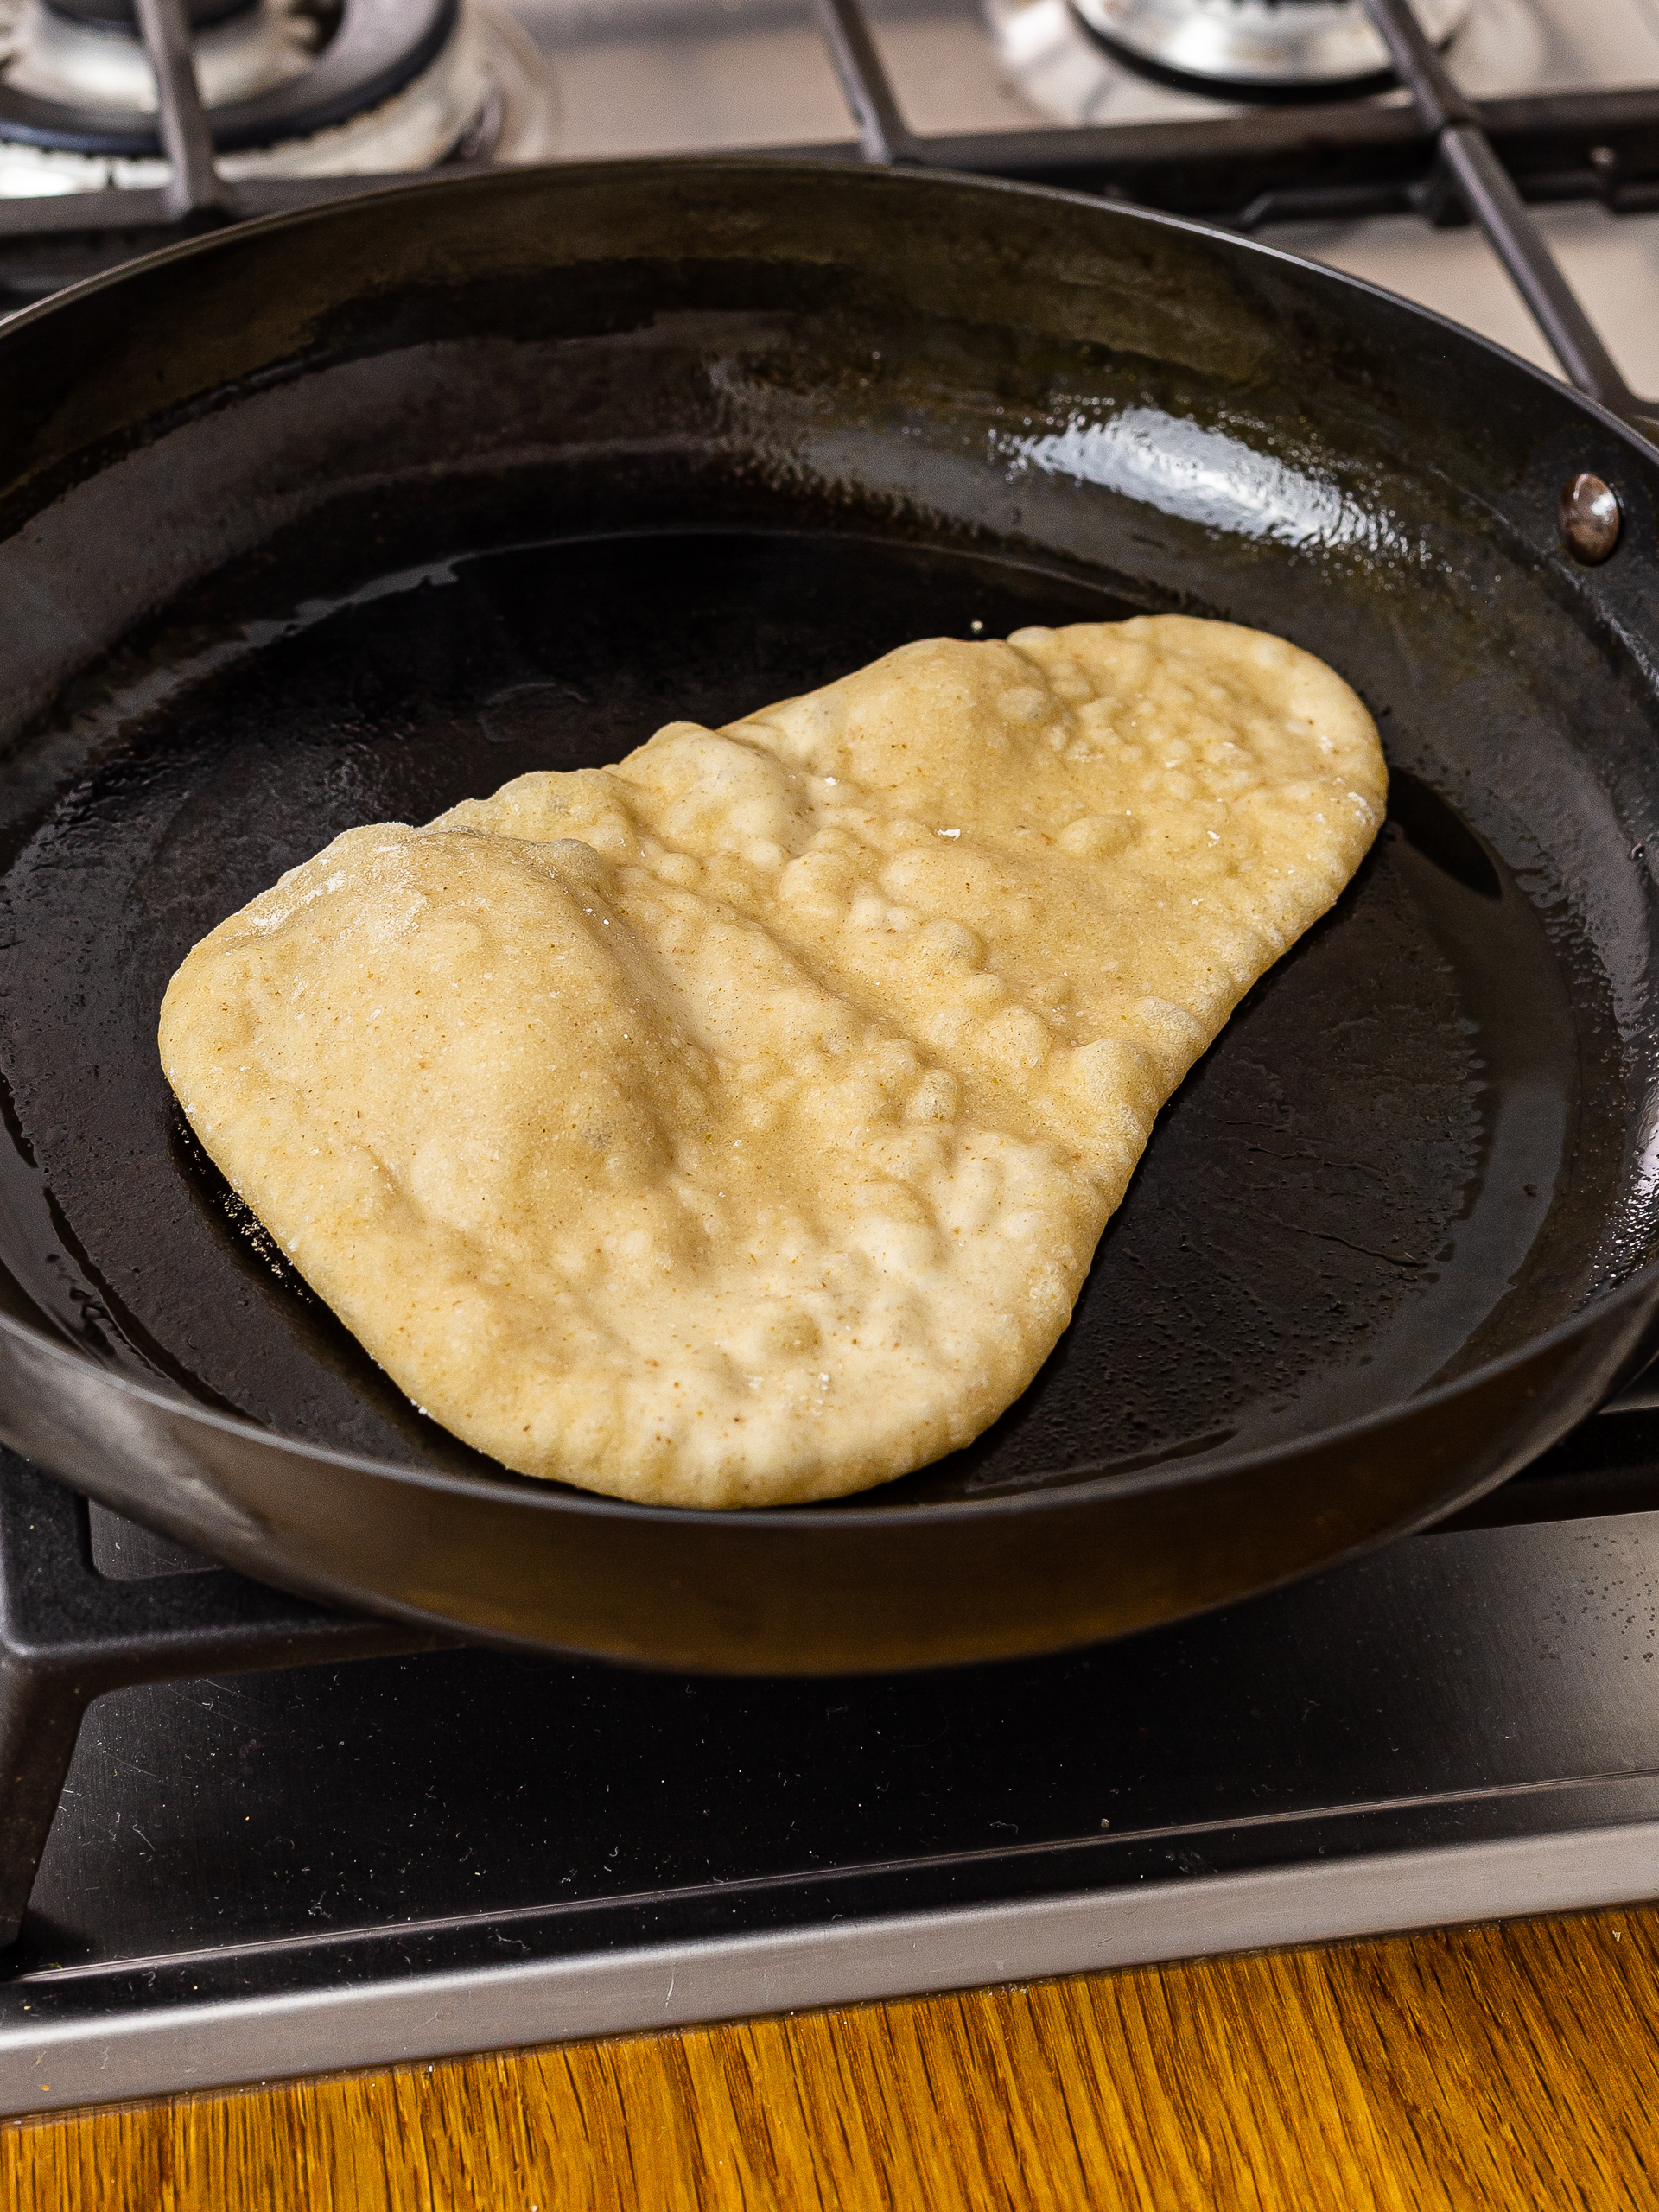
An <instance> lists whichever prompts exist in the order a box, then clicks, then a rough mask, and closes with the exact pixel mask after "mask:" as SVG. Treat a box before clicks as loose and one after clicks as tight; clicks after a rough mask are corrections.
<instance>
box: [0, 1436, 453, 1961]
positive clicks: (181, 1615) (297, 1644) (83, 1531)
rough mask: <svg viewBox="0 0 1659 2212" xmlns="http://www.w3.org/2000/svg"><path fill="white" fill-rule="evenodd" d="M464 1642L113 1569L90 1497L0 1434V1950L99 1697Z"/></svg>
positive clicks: (248, 1585)
mask: <svg viewBox="0 0 1659 2212" xmlns="http://www.w3.org/2000/svg"><path fill="white" fill-rule="evenodd" d="M459 1641H461V1639H460V1638H448V1637H442V1636H439V1635H435V1634H434V1633H432V1632H431V1631H429V1630H424V1629H420V1628H416V1627H412V1626H410V1625H409V1624H399V1623H397V1622H396V1621H384V1620H365V1619H354V1618H351V1617H349V1616H347V1615H346V1614H342V1613H334V1612H330V1611H327V1609H326V1608H325V1607H323V1606H321V1605H313V1604H311V1603H310V1602H309V1600H308V1599H304V1598H292V1597H289V1595H288V1594H287V1593H286V1592H284V1591H281V1590H270V1589H267V1588H266V1587H265V1586H264V1584H263V1583H258V1582H250V1581H248V1580H245V1578H244V1577H243V1576H241V1575H239V1574H233V1573H231V1572H230V1571H229V1570H228V1569H220V1570H219V1571H217V1572H215V1573H209V1574H194V1573H186V1574H168V1575H162V1576H160V1577H157V1578H155V1579H153V1580H143V1581H137V1582H126V1581H112V1580H108V1579H106V1578H105V1576H104V1575H102V1574H100V1573H99V1571H98V1569H97V1568H96V1567H94V1565H93V1563H92V1545H91V1540H90V1535H89V1531H88V1525H87V1507H86V1500H85V1499H84V1498H81V1497H76V1496H75V1495H74V1493H73V1491H68V1490H66V1489H65V1488H64V1487H63V1485H62V1484H60V1483H59V1482H56V1481H54V1479H53V1478H51V1477H50V1476H48V1475H46V1474H44V1473H42V1472H41V1470H40V1469H39V1468H38V1467H35V1466H31V1465H29V1462H28V1461H27V1460H25V1459H19V1458H18V1457H17V1455H16V1452H9V1451H6V1450H5V1449H4V1448H3V1446H0V1950H3V1949H4V1948H6V1947H7V1946H8V1945H10V1944H11V1943H13V1942H16V1937H17V1930H18V1926H19V1923H21V1921H22V1914H23V1908H24V1906H25V1905H26V1904H27V1903H28V1901H29V1890H30V1887H31V1885H33V1883H34V1879H35V1869H36V1867H37V1866H39V1864H40V1859H41V1852H42V1851H43V1850H44V1849H45V1847H46V1836H47V1831H48V1828H49V1827H51V1825H52V1818H53V1815H54V1813H55V1812H56V1810H57V1808H58V1800H59V1798H60V1796H61V1794H62V1789H63V1780H64V1777H65V1775H66V1774H67V1772H68V1771H69V1761H70V1759H71V1758H72V1757H73V1752H74V1748H75V1741H76V1738H77V1737H78V1736H79V1732H80V1724H81V1719H82V1717H83V1716H84V1714H85V1713H86V1707H88V1706H89V1705H90V1704H91V1703H92V1700H93V1699H94V1698H95V1697H99V1696H101V1695H102V1694H104V1693H105V1691H106V1690H112V1689H121V1688H128V1687H129V1686H130V1685H131V1684H133V1683H136V1682H165V1681H188V1680H192V1679H194V1678H195V1677H196V1676H199V1675H217V1674H243V1673H251V1672H253V1671H255V1670H257V1669H268V1668H281V1667H308V1666H315V1665H320V1664H323V1663H326V1662H340V1661H343V1660H346V1659H364V1658H375V1657H385V1656H392V1655H396V1654H402V1653H404V1652H410V1651H429V1650H433V1649H438V1648H440V1647H441V1646H442V1645H443V1644H445V1643H454V1642H459Z"/></svg>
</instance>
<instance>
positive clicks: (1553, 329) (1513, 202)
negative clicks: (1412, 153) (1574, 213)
mask: <svg viewBox="0 0 1659 2212" xmlns="http://www.w3.org/2000/svg"><path fill="white" fill-rule="evenodd" d="M1363 5H1364V9H1365V12H1366V14H1367V15H1368V16H1370V19H1371V21H1372V22H1373V23H1374V24H1375V25H1376V29H1377V30H1378V31H1379V32H1380V33H1381V34H1382V36H1383V39H1384V40H1385V41H1386V42H1387V45H1388V48H1389V59H1390V60H1392V61H1393V63H1394V67H1395V74H1396V76H1398V78H1399V79H1400V81H1401V83H1402V85H1404V86H1406V88H1407V90H1408V92H1410V94H1411V97H1412V101H1413V104H1414V106H1415V107H1416V110H1417V112H1418V114H1419V116H1420V117H1421V118H1422V120H1423V122H1424V123H1425V124H1427V127H1428V129H1429V130H1432V131H1433V134H1434V138H1435V143H1436V144H1437V146H1438V149H1439V152H1440V161H1441V162H1442V164H1443V165H1444V167H1445V168H1446V174H1447V175H1448V176H1449V177H1450V178H1451V180H1452V183H1453V185H1454V186H1455V187H1456V188H1457V192H1458V194H1459V198H1460V199H1461V200H1462V201H1463V203H1464V205H1465V207H1467V208H1468V210H1469V212H1470V213H1471V215H1472V216H1473V217H1474V219H1475V220H1476V221H1477V222H1478V224H1479V225H1480V227H1481V229H1482V230H1483V231H1484V233H1485V235H1486V238H1487V241H1488V243H1489V244H1490V245H1491V248H1492V250H1493V251H1494V252H1495V253H1496V254H1497V257H1498V259H1499V260H1500V261H1501V262H1502V263H1503V266H1504V268H1505V270H1507V271H1508V273H1509V276H1510V280H1511V282H1512V283H1514V285H1515V287H1516V290H1517V291H1518V292H1519V293H1520V295H1521V296H1522V299H1523V300H1524V301H1525V302H1526V303H1527V307H1528V308H1529V311H1530V313H1531V315H1532V317H1533V320H1534V321H1535V322H1536V323H1537V325H1538V327H1539V328H1540V329H1541V331H1542V332H1543V334H1544V336H1545V337H1546V338H1547V339H1548V341H1549V344H1550V347H1551V350H1552V351H1553V352H1554V355H1555V358H1556V359H1557V360H1558V361H1560V365H1561V366H1562V368H1563V369H1564V370H1565V372H1566V373H1567V378H1568V380H1569V382H1571V383H1572V384H1573V385H1576V386H1577V387H1578V389H1579V390H1580V391H1582V392H1584V393H1585V394H1586V395H1587V397H1590V398H1592V399H1594V400H1597V401H1599V403H1600V404H1601V405H1602V406H1604V407H1605V408H1608V409H1609V410H1611V412H1612V413H1613V414H1615V415H1618V416H1623V417H1624V420H1625V421H1626V422H1628V423H1631V424H1632V425H1633V426H1634V427H1635V428H1636V429H1639V430H1641V431H1643V433H1644V434H1645V435H1649V436H1652V435H1654V434H1655V433H1656V431H1659V407H1656V406H1655V404H1654V403H1652V402H1651V401H1649V400H1644V399H1639V398H1638V397H1637V395H1636V393H1635V392H1633V391H1631V390H1630V386H1629V385H1628V384H1626V383H1625V381H1624V376H1623V374H1622V373H1621V372H1620V370H1619V367H1618V363H1617V362H1616V361H1615V360H1614V359H1613V357H1612V355H1611V353H1609V352H1608V351H1607V348H1606V346H1605V345H1604V344H1603V343H1602V340H1601V336H1600V334H1599V332H1598V331H1597V329H1596V327H1595V326H1594V324H1593V323H1592V321H1591V320H1590V318H1589V316H1588V315H1586V313H1585V311H1584V309H1583V308H1582V307H1581V306H1580V304H1579V301H1578V297H1577V295H1576V294H1575V293H1574V292H1573V288H1572V286H1571V285H1570V284H1569V283H1567V279H1566V277H1564V276H1563V275H1562V274H1561V271H1560V267H1559V265H1558V264H1557V263H1556V260H1555V257H1554V254H1552V253H1551V251H1550V250H1549V248H1548V245H1546V244H1545V243H1544V238H1543V235H1542V233H1541V232H1540V230H1539V228H1538V226H1537V225H1536V224H1535V222H1534V221H1533V219H1532V218H1531V216H1530V215H1529V213H1527V209H1526V207H1525V205H1524V203H1523V202H1522V198H1521V195H1520V194H1519V193H1518V192H1517V191H1516V188H1515V185H1514V183H1513V182H1512V181H1511V180H1510V176H1509V175H1508V173H1507V172H1506V171H1505V169H1504V168H1503V163H1502V162H1500V161H1499V160H1498V158H1497V155H1496V154H1495V153H1494V152H1493V150H1492V147H1491V142H1490V140H1489V139H1488V138H1487V137H1486V134H1485V132H1484V130H1483V129H1482V127H1481V123H1480V118H1479V116H1478V113H1477V111H1476V110H1475V108H1474V106H1473V105H1472V103H1471V102H1470V101H1469V100H1466V99H1465V98H1464V96H1463V94H1462V93H1461V92H1459V90H1458V88H1457V86H1455V85H1454V84H1453V83H1452V78H1451V75H1450V73H1449V72H1448V71H1447V69H1446V64H1445V63H1444V62H1443V61H1442V60H1441V59H1440V54H1439V53H1438V52H1437V51H1436V49H1435V47H1434V45H1433V41H1432V40H1431V39H1430V38H1429V37H1428V36H1427V33H1426V32H1425V31H1424V29H1423V27H1422V25H1421V23H1420V22H1418V20H1417V16H1416V14H1415V11H1414V10H1413V8H1412V7H1411V5H1410V0H1363Z"/></svg>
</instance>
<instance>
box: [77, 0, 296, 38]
mask: <svg viewBox="0 0 1659 2212" xmlns="http://www.w3.org/2000/svg"><path fill="white" fill-rule="evenodd" d="M46 5H47V6H48V8H49V9H50V10H52V13H53V14H54V16H67V18H68V20H69V21H70V22H72V23H86V24H87V25H89V26H90V27H91V29H93V30H98V31H125V32H126V33H127V34H128V35H129V36H130V37H132V38H137V36H138V10H137V7H136V5H135V4H134V0H46ZM256 5H257V0H185V13H186V15H187V16H188V17H189V18H190V27H191V29H193V30H198V31H200V30H206V29H207V26H208V25H209V24H210V23H222V22H226V20H227V18H228V17H230V16H239V15H241V14H242V13H243V12H244V10H246V9H249V8H251V7H254V6H256Z"/></svg>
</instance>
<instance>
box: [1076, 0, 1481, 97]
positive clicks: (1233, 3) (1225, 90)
mask: <svg viewBox="0 0 1659 2212" xmlns="http://www.w3.org/2000/svg"><path fill="white" fill-rule="evenodd" d="M1471 4H1472V0H1414V8H1415V10H1416V14H1417V17H1418V20H1419V22H1421V24H1422V26H1423V29H1425V30H1426V31H1427V33H1428V35H1429V36H1430V37H1431V38H1432V39H1433V41H1435V43H1436V44H1437V45H1440V46H1443V45H1445V44H1446V41H1448V40H1449V39H1451V38H1452V35H1454V34H1455V33H1456V32H1457V31H1458V30H1459V29H1460V28H1461V26H1462V24H1463V22H1464V19H1465V16H1467V15H1468V13H1469V10H1470V7H1471ZM1071 6H1072V8H1073V10H1075V12H1076V14H1077V16H1078V18H1079V20H1080V21H1081V22H1082V23H1083V24H1084V28H1085V29H1087V30H1088V31H1089V32H1090V34H1091V35H1093V36H1094V37H1095V38H1096V40H1097V41H1099V43H1100V44H1101V45H1102V46H1103V47H1104V48H1106V49H1107V51H1108V52H1109V54H1111V55H1112V56H1113V58H1114V59H1115V60H1118V61H1121V62H1122V63H1123V65H1124V66H1125V67H1126V68H1129V69H1133V70H1135V72H1136V73H1138V74H1139V75H1141V76H1143V77H1150V78H1151V79H1153V80H1154V82H1155V83H1158V84H1162V85H1173V86H1178V87H1179V88H1180V89H1181V90H1182V91H1184V92H1211V93H1213V94H1216V95H1217V96H1218V97H1219V98H1222V99H1238V100H1313V99H1329V98H1331V97H1332V96H1333V95H1335V96H1344V95H1348V94H1352V93H1357V92H1382V91H1384V90H1385V89H1386V88H1387V87H1388V86H1390V85H1391V84H1393V82H1394V74H1393V72H1392V70H1391V69H1390V67H1389V54H1388V48H1386V47H1385V46H1384V45H1383V41H1382V38H1381V36H1380V35H1378V33H1377V32H1376V30H1374V29H1372V27H1371V23H1370V19H1369V17H1368V16H1366V14H1365V11H1364V10H1363V8H1362V7H1361V6H1360V4H1359V0H1071Z"/></svg>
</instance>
